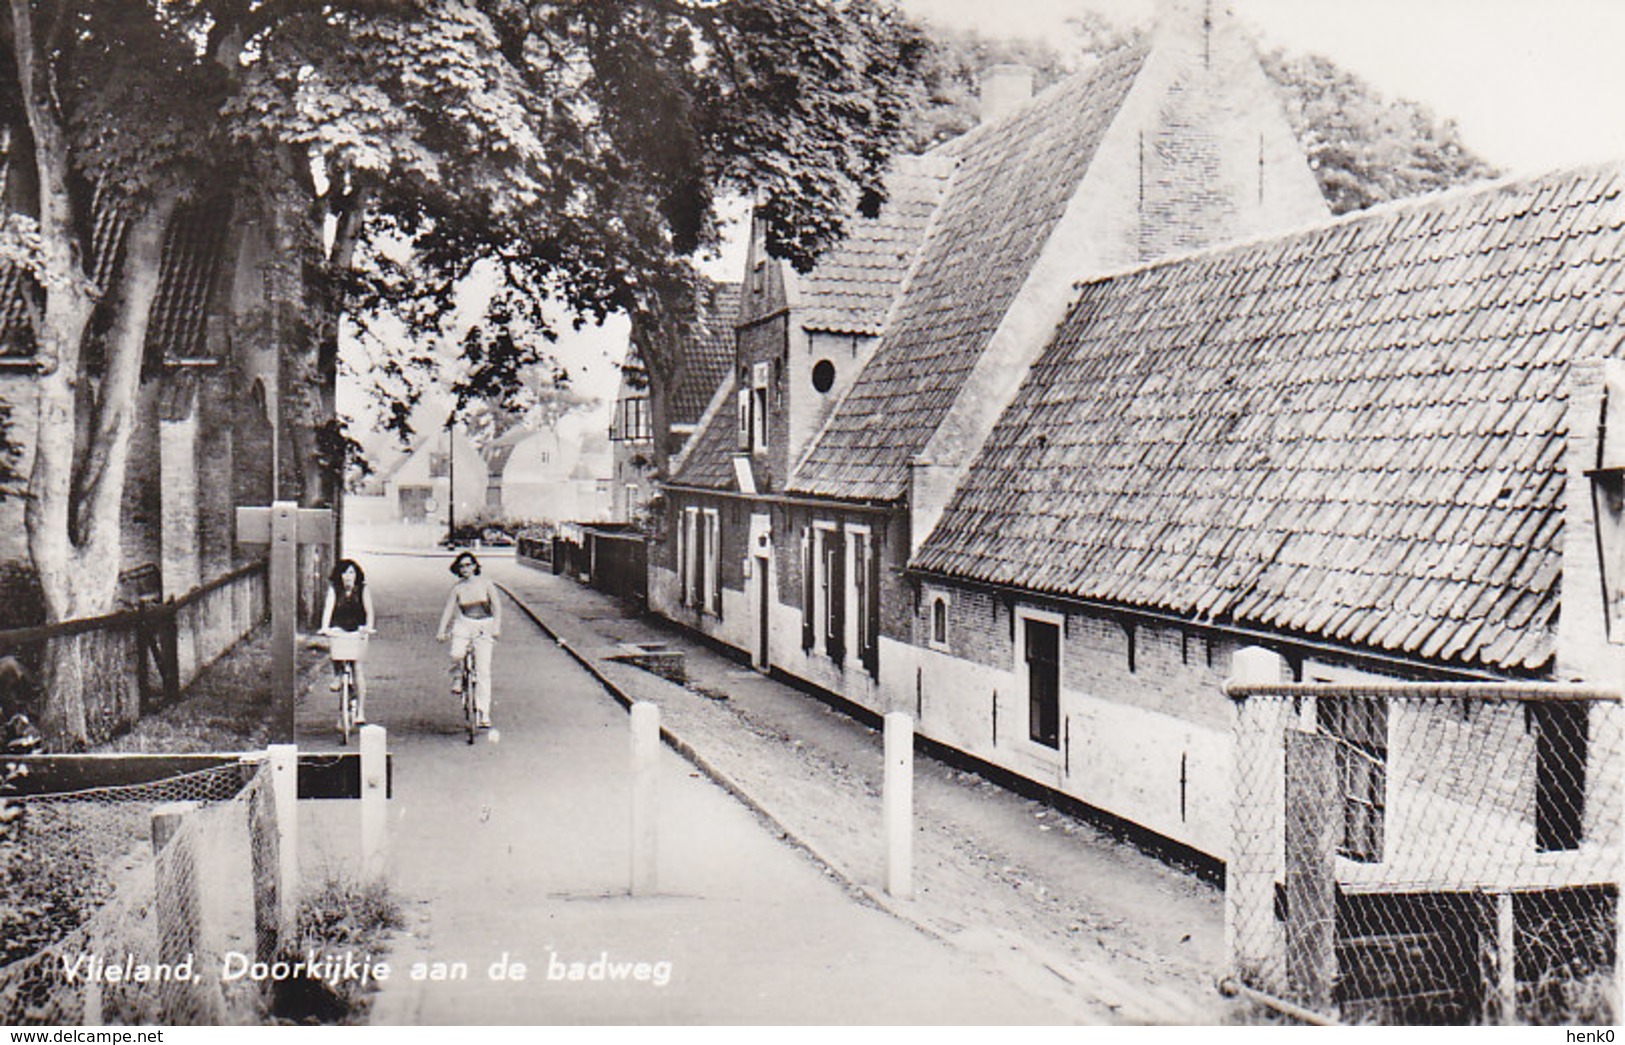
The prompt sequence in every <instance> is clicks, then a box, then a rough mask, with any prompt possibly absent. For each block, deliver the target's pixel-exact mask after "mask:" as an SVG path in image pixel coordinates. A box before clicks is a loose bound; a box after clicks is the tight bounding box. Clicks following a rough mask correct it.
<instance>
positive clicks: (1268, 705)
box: [1224, 646, 1287, 976]
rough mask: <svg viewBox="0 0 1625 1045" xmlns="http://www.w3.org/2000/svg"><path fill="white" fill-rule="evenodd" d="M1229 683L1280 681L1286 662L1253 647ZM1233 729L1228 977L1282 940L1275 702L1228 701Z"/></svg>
mask: <svg viewBox="0 0 1625 1045" xmlns="http://www.w3.org/2000/svg"><path fill="white" fill-rule="evenodd" d="M1230 670H1231V676H1230V679H1229V682H1230V684H1232V685H1237V686H1267V685H1273V684H1277V683H1279V682H1281V681H1282V680H1283V679H1284V678H1286V677H1287V676H1286V662H1285V661H1284V660H1283V659H1282V658H1281V656H1280V655H1279V654H1277V653H1274V652H1272V651H1270V650H1267V649H1264V648H1263V647H1261V646H1247V647H1245V648H1243V649H1239V650H1237V651H1236V652H1235V655H1234V656H1233V657H1232V658H1231V668H1230ZM1235 715H1236V719H1235V721H1236V732H1235V744H1234V748H1233V752H1232V758H1231V766H1230V778H1231V779H1230V802H1231V809H1230V823H1231V838H1232V840H1233V841H1232V845H1233V847H1234V852H1232V853H1231V858H1230V861H1229V863H1228V864H1227V866H1226V868H1225V876H1224V951H1225V960H1226V962H1227V964H1228V966H1229V969H1230V971H1231V973H1232V974H1235V975H1238V976H1244V975H1245V974H1246V973H1247V972H1248V971H1249V970H1251V969H1258V968H1263V967H1268V966H1269V965H1270V955H1271V954H1273V953H1276V949H1277V947H1279V946H1281V945H1282V943H1283V941H1282V940H1281V939H1280V929H1279V926H1278V924H1277V923H1276V921H1275V916H1274V913H1273V911H1274V904H1275V884H1274V883H1275V880H1276V876H1277V874H1278V873H1280V871H1281V868H1280V867H1279V866H1278V846H1279V845H1280V844H1281V842H1280V840H1281V836H1282V820H1281V818H1282V814H1283V812H1284V809H1283V808H1282V807H1283V804H1284V799H1285V795H1284V789H1285V778H1284V776H1283V775H1282V772H1281V770H1282V764H1283V752H1282V750H1281V747H1280V745H1281V744H1282V742H1283V737H1282V732H1281V727H1282V717H1283V716H1282V713H1281V707H1280V702H1279V701H1270V700H1258V699H1253V700H1249V699H1247V698H1241V699H1238V700H1236V701H1235Z"/></svg>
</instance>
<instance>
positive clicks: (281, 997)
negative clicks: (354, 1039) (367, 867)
mask: <svg viewBox="0 0 1625 1045" xmlns="http://www.w3.org/2000/svg"><path fill="white" fill-rule="evenodd" d="M404 924H405V920H404V919H403V918H402V916H401V908H400V905H399V904H398V903H396V901H395V899H394V897H393V896H392V895H391V894H390V892H389V887H388V886H387V885H385V884H384V883H382V882H375V883H372V884H368V885H362V884H359V883H357V882H355V881H352V880H349V879H341V878H329V879H327V881H326V882H324V883H323V885H322V887H321V888H320V889H318V890H316V891H315V892H313V893H309V894H307V895H306V896H305V897H304V898H303V899H302V900H301V901H300V903H299V936H298V939H297V941H296V944H297V946H296V948H295V949H294V950H296V952H297V954H298V955H300V956H303V955H305V954H306V953H307V952H310V951H315V952H316V953H317V954H318V955H334V956H336V957H338V958H339V959H340V960H342V958H343V956H344V955H345V953H346V952H349V954H351V955H353V956H355V957H356V958H357V959H360V958H362V957H363V956H364V955H369V954H370V955H371V956H372V958H371V959H369V960H373V959H377V958H378V957H379V956H380V955H381V954H382V953H383V952H384V951H385V950H387V945H388V941H389V935H390V933H392V932H394V931H395V930H396V929H399V928H401V927H402V926H403V925H404ZM376 989H377V988H376V985H375V984H374V983H372V982H371V981H370V980H369V981H368V982H367V983H365V984H362V983H360V982H359V981H356V980H340V981H338V982H337V983H336V984H329V983H326V982H323V981H320V980H310V979H303V978H299V979H293V980H287V981H282V982H279V983H277V984H276V985H275V991H274V995H273V998H272V1002H271V1014H272V1016H274V1017H275V1018H277V1019H278V1020H281V1021H286V1022H292V1023H312V1024H355V1023H362V1022H365V1019H366V1015H367V1009H368V1007H369V1006H370V1004H371V1001H372V995H373V992H374V991H375V990H376Z"/></svg>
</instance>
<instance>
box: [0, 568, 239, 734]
mask: <svg viewBox="0 0 1625 1045" xmlns="http://www.w3.org/2000/svg"><path fill="white" fill-rule="evenodd" d="M266 611H267V581H266V566H265V563H264V562H254V563H250V564H248V565H246V566H243V567H240V568H239V569H236V570H233V571H231V572H230V573H227V574H225V575H224V576H221V577H219V578H217V579H215V580H213V581H210V582H209V583H208V584H205V585H203V586H201V587H199V588H196V589H194V590H192V591H190V592H188V593H186V594H185V595H182V596H180V597H179V598H173V599H169V600H167V601H164V602H153V603H143V604H141V605H138V606H136V607H135V608H134V609H129V610H123V611H120V612H118V613H112V614H108V615H106V616H102V617H91V618H86V619H83V620H72V621H63V622H60V623H57V624H48V625H44V626H41V627H35V628H16V629H12V630H9V631H0V656H10V657H14V658H15V659H16V660H17V662H18V663H19V664H21V665H22V666H23V668H25V669H26V670H27V672H28V673H29V676H30V678H31V679H32V680H34V681H33V685H32V687H31V688H29V689H28V690H27V691H25V692H23V693H20V694H12V695H11V698H10V703H11V704H12V705H13V706H9V707H6V708H4V709H0V710H3V711H4V712H5V713H7V714H10V713H13V712H15V711H18V710H35V711H37V710H38V708H39V706H40V702H41V700H42V698H43V691H42V689H40V688H39V687H40V686H41V685H42V684H41V683H40V682H39V681H38V680H40V679H41V678H42V675H43V672H42V669H43V666H44V665H45V663H46V661H47V659H54V660H56V662H57V663H68V664H72V665H74V667H75V670H77V671H79V672H80V674H81V676H82V678H83V686H84V692H85V717H86V723H85V725H86V732H87V735H88V739H89V741H90V743H92V744H95V743H100V742H102V741H105V740H108V739H111V738H112V737H115V736H117V735H118V734H120V733H122V732H124V731H126V730H128V729H129V728H130V727H131V726H133V725H134V724H135V723H136V722H137V721H139V720H140V718H141V717H142V716H143V715H145V714H150V713H151V712H153V711H156V710H158V709H160V708H163V707H165V706H167V705H169V704H172V703H174V702H175V701H176V700H178V699H179V697H180V694H181V692H182V691H183V690H184V689H185V688H186V687H187V686H188V685H190V684H191V682H192V681H193V680H194V679H195V678H197V676H198V673H199V672H201V671H202V670H203V669H204V668H206V667H208V666H209V665H210V664H212V663H213V662H214V661H215V660H216V659H217V658H218V657H219V656H220V655H221V654H223V653H225V652H226V651H227V650H229V649H230V648H231V647H232V646H233V645H235V644H236V643H237V642H238V641H239V640H241V639H242V638H243V637H244V636H245V635H247V634H248V633H249V632H251V631H253V630H254V628H255V627H257V626H258V625H259V624H260V622H262V621H263V620H264V619H265V615H266ZM57 654H61V656H56V655H57ZM48 655H49V657H48ZM19 705H20V706H19ZM46 739H47V740H48V741H55V740H58V739H60V738H55V737H47V738H46Z"/></svg>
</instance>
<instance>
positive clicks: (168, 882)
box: [0, 757, 277, 1026]
mask: <svg viewBox="0 0 1625 1045" xmlns="http://www.w3.org/2000/svg"><path fill="white" fill-rule="evenodd" d="M5 806H6V809H7V818H8V821H9V822H8V824H7V827H6V832H5V838H4V844H3V853H4V855H3V856H0V860H3V861H4V862H5V866H0V874H3V875H4V878H5V881H6V885H7V894H6V902H5V904H4V906H3V907H0V916H3V917H5V918H6V919H8V920H10V921H11V922H12V923H13V924H12V925H8V926H6V929H7V932H6V934H5V935H6V940H7V946H8V953H6V954H5V955H4V958H3V960H4V961H6V962H8V963H9V964H5V965H4V966H3V967H0V1024H3V1025H7V1026H17V1025H28V1024H55V1025H63V1024H74V1025H101V1024H141V1023H155V1022H161V1023H168V1024H219V1023H237V1022H252V1021H254V1020H256V1019H257V1018H258V1017H259V1015H260V1012H261V1006H262V1004H263V1003H262V1000H261V999H260V996H259V985H258V984H257V983H255V982H254V981H253V979H252V978H251V977H249V976H246V975H239V976H233V975H232V973H233V972H234V971H236V970H246V969H247V968H248V965H249V963H250V962H252V961H253V960H256V959H258V960H265V959H266V958H267V957H269V955H270V954H271V953H273V952H274V950H275V947H276V933H277V922H276V914H275V911H276V907H277V904H276V888H277V884H276V879H275V875H276V867H277V854H276V845H277V843H276V822H275V821H276V810H275V803H274V800H273V796H272V787H271V774H270V771H269V763H268V761H267V760H266V759H264V758H263V757H259V758H245V759H243V760H242V761H239V762H231V763H226V764H223V765H220V766H217V767H213V768H209V769H204V770H200V771H195V772H190V773H185V774H183V775H179V776H175V777H171V778H169V779H166V780H161V781H157V782H153V783H145V784H139V785H132V786H119V787H102V788H93V789H87V790H82V791H75V792H72V793H65V794H64V793H58V794H43V795H30V796H27V797H22V798H18V797H11V798H7V799H6V800H5ZM42 920H43V924H42ZM21 926H29V927H31V929H30V931H29V932H27V933H17V932H14V931H13V930H14V929H16V928H18V927H21ZM19 950H27V951H28V952H29V953H27V954H26V955H20V954H18V953H17V952H18V951H19Z"/></svg>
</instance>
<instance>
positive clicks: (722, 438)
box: [671, 370, 738, 490]
mask: <svg viewBox="0 0 1625 1045" xmlns="http://www.w3.org/2000/svg"><path fill="white" fill-rule="evenodd" d="M714 391H715V392H716V393H717V394H718V395H721V396H723V399H722V402H721V403H720V405H719V408H718V409H717V410H716V411H714V412H713V413H712V414H711V416H710V417H708V418H703V419H702V424H701V425H700V430H699V431H698V432H695V433H694V434H693V435H691V436H689V439H688V443H687V444H686V445H685V446H684V447H683V458H682V460H681V461H678V462H676V464H677V466H678V467H677V468H676V470H675V471H674V473H673V475H672V480H671V481H672V482H673V483H674V484H676V485H678V486H703V487H705V488H706V489H709V490H731V489H733V487H734V470H733V455H734V451H735V450H737V449H738V443H737V441H736V438H735V436H736V429H735V426H736V425H737V424H738V418H737V417H735V415H734V412H733V411H732V410H730V409H728V406H729V404H730V403H731V402H732V401H733V396H734V380H733V371H732V370H730V371H729V372H728V375H727V377H726V378H725V379H724V384H723V385H721V386H720V387H718V388H717V389H715V390H714Z"/></svg>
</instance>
